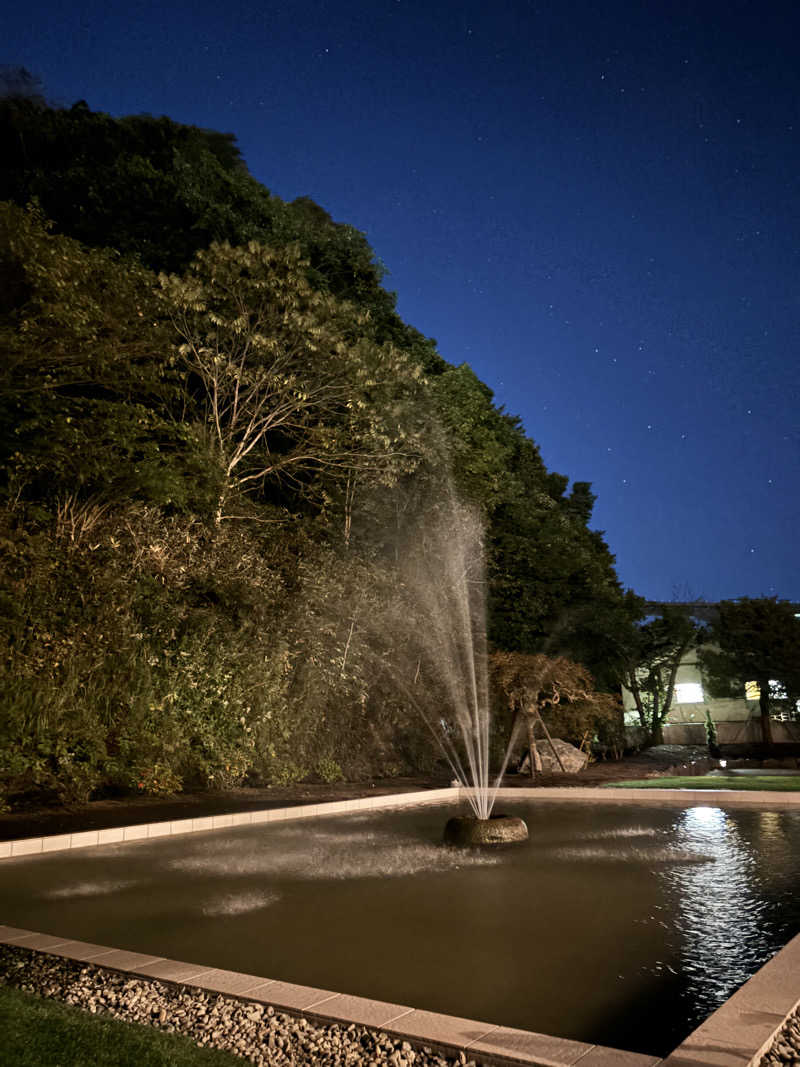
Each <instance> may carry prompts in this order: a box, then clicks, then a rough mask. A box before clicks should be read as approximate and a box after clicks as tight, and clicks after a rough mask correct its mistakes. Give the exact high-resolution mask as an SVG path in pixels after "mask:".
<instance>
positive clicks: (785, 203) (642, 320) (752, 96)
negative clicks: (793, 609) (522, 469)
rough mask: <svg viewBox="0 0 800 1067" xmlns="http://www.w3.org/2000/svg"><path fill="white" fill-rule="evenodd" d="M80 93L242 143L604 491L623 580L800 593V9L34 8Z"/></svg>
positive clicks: (566, 463)
mask: <svg viewBox="0 0 800 1067" xmlns="http://www.w3.org/2000/svg"><path fill="white" fill-rule="evenodd" d="M3 37H4V39H5V55H4V56H3V57H2V59H3V60H4V61H5V62H6V63H8V64H12V65H24V66H26V67H27V68H28V69H29V70H31V71H32V72H33V73H35V74H37V75H39V76H40V77H41V78H42V80H43V82H44V84H45V88H46V91H47V93H48V96H49V97H50V98H51V99H53V100H55V101H56V102H57V103H61V104H66V105H69V104H72V103H73V102H74V101H75V100H77V99H80V98H83V99H85V100H86V101H87V102H88V104H89V105H90V107H92V108H93V109H96V110H103V111H107V112H110V113H111V114H113V115H122V114H131V113H141V112H148V113H151V114H155V115H160V114H167V115H169V116H170V117H171V118H174V119H176V120H178V121H181V122H187V123H194V124H196V125H198V126H204V127H209V128H213V129H219V130H224V131H231V132H233V133H235V134H236V135H237V137H238V139H239V143H240V146H241V148H242V151H243V153H244V156H245V159H246V161H247V163H248V166H249V168H250V170H251V172H252V173H253V175H254V176H255V177H256V178H258V179H259V180H260V181H262V182H263V183H264V184H265V185H266V186H267V187H268V188H269V189H271V190H272V191H273V192H275V193H277V194H279V195H280V196H282V197H284V198H285V199H288V200H291V199H294V198H295V197H297V196H301V195H308V196H311V197H313V199H314V200H316V201H317V202H318V203H320V204H321V205H322V206H323V207H325V208H326V209H327V210H328V211H329V212H330V213H331V214H332V215H333V217H334V218H335V219H337V221H342V222H349V223H351V224H353V225H354V226H356V227H357V228H358V229H360V230H363V231H364V232H365V233H366V235H367V237H368V239H369V241H370V243H371V245H372V247H373V248H374V249H375V251H376V254H377V255H378V256H379V257H380V259H381V260H382V261H383V262H384V263H385V265H386V267H387V268H388V270H389V277H388V279H387V285H388V286H389V287H390V288H392V289H394V290H396V291H397V294H398V307H399V310H400V313H401V314H402V315H403V317H404V318H405V319H406V320H407V321H408V322H410V323H412V324H413V325H414V326H416V327H417V328H418V329H420V330H421V331H422V332H423V333H425V334H428V335H429V336H432V337H434V338H436V340H437V341H438V344H439V350H440V352H441V354H442V355H443V356H444V358H445V359H447V360H449V361H451V362H453V363H461V362H464V361H466V362H468V363H469V364H470V365H471V366H472V367H473V368H474V370H475V371H476V373H477V374H478V376H479V377H480V378H482V379H483V380H484V381H485V382H486V383H487V384H488V385H490V386H491V388H492V389H493V390H494V392H495V396H496V399H497V401H498V402H499V403H501V404H503V405H504V406H505V408H506V409H507V410H508V411H509V412H511V413H513V414H519V415H520V416H521V417H522V419H523V422H524V425H525V428H526V431H527V432H528V434H529V435H530V436H531V437H532V438H533V439H534V440H535V441H536V442H537V444H538V445H539V446H540V448H541V450H542V455H543V457H544V460H545V462H546V463H547V465H548V466H549V467H550V468H551V469H553V470H557V471H559V472H561V473H564V474H567V475H569V476H570V478H573V479H577V480H584V481H591V482H592V483H593V486H594V489H595V491H596V492H597V494H598V501H597V505H596V509H595V520H594V525H595V526H596V527H597V528H600V529H603V530H605V531H606V536H607V539H608V542H609V544H610V547H611V549H612V551H613V552H614V553H615V555H616V557H617V568H618V573H619V575H620V578H621V580H622V581H623V583H624V584H625V585H628V586H632V587H633V588H634V589H635V590H636V591H637V592H639V593H641V594H643V595H645V596H648V597H651V598H656V599H658V598H661V599H672V598H673V596H675V595H677V596H679V597H680V598H682V599H685V598H686V597H705V598H707V599H709V600H715V599H719V598H723V597H735V596H745V595H746V596H760V595H777V596H779V597H786V598H791V599H795V600H800V574H799V573H798V569H797V566H796V556H797V543H798V529H799V528H800V494H799V492H798V490H799V489H800V484H799V483H800V478H798V474H799V473H800V463H799V462H798V460H799V458H800V434H798V415H797V412H798V403H799V402H800V373H799V372H798V359H797V355H798V341H800V196H799V195H798V194H800V139H799V138H800V60H799V59H798V52H797V40H798V38H799V37H800V15H799V14H798V11H797V8H796V5H795V4H794V3H790V2H786V3H770V2H769V0H765V2H761V3H750V2H744V3H742V2H736V0H729V2H727V3H717V2H713V0H712V2H705V0H703V2H700V3H698V2H696V0H695V2H693V3H683V2H681V0H673V2H655V3H631V2H628V3H623V2H620V0H610V2H607V3H604V4H598V3H596V2H590V0H579V2H573V3H570V2H569V0H564V2H557V0H547V2H542V3H526V2H518V0H509V2H502V0H498V2H497V3H495V4H493V5H492V4H489V3H486V2H485V0H482V2H480V3H475V2H472V0H466V2H462V3H459V4H455V3H451V2H448V0H442V2H436V0H429V2H428V3H425V2H408V0H369V2H367V0H351V2H349V3H348V2H329V3H325V2H322V0H317V2H313V0H291V2H288V0H287V2H285V3H271V2H269V0H262V2H261V3H254V2H252V0H229V2H227V3H224V4H223V3H218V4H213V5H212V4H210V3H206V2H204V0H197V2H195V3H192V4H188V3H173V4H164V3H163V0H159V2H158V3H154V2H151V0H144V2H138V3H137V2H135V0H133V2H129V3H126V4H125V5H122V4H119V5H114V4H109V3H102V4H101V3H97V2H96V0H89V2H87V3H82V4H81V3H78V4H74V5H63V4H61V3H49V2H48V3H38V4H33V5H31V7H30V8H26V7H25V6H24V5H18V6H17V7H16V9H15V10H14V11H12V12H11V13H10V14H7V15H6V17H5V19H4V27H3Z"/></svg>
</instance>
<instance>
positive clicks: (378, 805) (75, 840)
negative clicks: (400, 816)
mask: <svg viewBox="0 0 800 1067" xmlns="http://www.w3.org/2000/svg"><path fill="white" fill-rule="evenodd" d="M461 793H462V790H461V789H460V788H455V787H448V788H446V789H426V790H423V791H422V792H414V793H387V794H381V795H379V796H375V797H357V798H355V799H353V800H332V801H329V802H327V803H324V804H297V805H295V806H293V807H289V808H263V809H259V810H258V811H240V812H233V813H231V814H228V815H207V816H204V817H202V818H193V819H173V820H170V821H165V822H151V823H139V824H136V825H132V826H116V827H108V828H106V829H104V830H82V831H80V832H79V833H73V834H52V835H49V836H47V837H22V838H18V839H16V840H12V841H0V859H15V858H16V857H18V856H32V855H38V854H43V853H50V852H62V851H66V850H67V849H75V848H94V847H96V846H98V845H110V844H125V843H127V842H129V841H145V840H152V839H153V838H156V837H175V836H177V835H179V834H191V833H199V832H207V831H209V830H230V829H234V828H236V827H239V826H252V825H255V824H261V823H270V822H289V821H292V820H296V819H309V818H315V817H316V816H318V815H345V814H352V813H353V812H357V811H377V810H380V809H385V808H399V807H405V806H407V805H416V804H440V803H442V802H444V801H448V800H452V801H458V800H459V799H460V797H461Z"/></svg>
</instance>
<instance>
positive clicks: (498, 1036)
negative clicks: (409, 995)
mask: <svg viewBox="0 0 800 1067" xmlns="http://www.w3.org/2000/svg"><path fill="white" fill-rule="evenodd" d="M0 945H7V946H9V947H21V948H27V949H29V950H31V951H34V952H42V953H45V954H50V955H55V956H59V957H60V958H62V959H68V960H71V961H73V962H75V963H83V964H92V965H93V966H96V967H101V968H103V969H106V970H113V971H118V972H121V973H123V974H128V975H133V976H135V977H137V978H141V979H143V980H145V981H151V982H152V981H159V982H165V983H166V984H168V985H173V986H183V987H188V988H191V989H196V990H198V991H201V992H204V993H210V994H221V995H223V996H227V997H231V998H233V999H237V1000H247V1001H253V1002H255V1003H259V1004H265V1005H269V1006H271V1007H273V1008H274V1009H275V1010H276V1011H281V1012H286V1013H287V1014H289V1015H297V1016H303V1017H307V1018H309V1019H311V1020H315V1021H318V1022H320V1023H323V1024H324V1023H335V1024H338V1025H344V1026H349V1025H350V1024H351V1023H355V1024H356V1025H359V1026H366V1027H368V1028H370V1029H372V1030H380V1031H383V1032H385V1033H387V1034H390V1035H391V1036H393V1037H395V1038H399V1039H401V1040H404V1041H408V1042H409V1043H410V1044H412V1045H414V1046H417V1047H419V1046H428V1047H432V1048H435V1049H437V1050H440V1051H443V1052H445V1053H447V1054H449V1055H456V1056H457V1055H458V1054H459V1052H464V1053H467V1054H470V1053H471V1054H477V1055H479V1056H480V1062H481V1063H483V1064H487V1065H489V1064H492V1065H495V1064H496V1065H498V1067H501V1065H506V1064H508V1065H512V1064H514V1065H517V1064H519V1065H523V1067H542V1065H547V1067H577V1065H580V1067H595V1065H596V1067H602V1065H607V1067H608V1065H611V1064H614V1065H619V1067H657V1065H658V1064H660V1063H661V1062H662V1061H661V1060H659V1059H658V1058H657V1057H655V1056H648V1055H643V1054H641V1053H635V1052H626V1051H624V1050H622V1049H612V1048H607V1047H606V1046H603V1045H590V1044H586V1043H584V1042H580V1041H570V1040H567V1039H565V1038H556V1037H550V1036H548V1035H546V1034H537V1033H534V1032H533V1031H527V1030H515V1029H512V1028H510V1027H505V1026H498V1025H497V1024H494V1023H486V1022H479V1021H477V1020H473V1019H461V1018H457V1017H455V1016H451V1015H443V1014H441V1013H439V1012H432V1011H424V1010H420V1009H416V1008H411V1007H408V1006H407V1005H402V1004H390V1003H387V1002H385V1001H375V1000H370V999H369V998H367V997H357V996H352V995H349V994H342V993H335V992H332V991H331V990H323V989H314V988H311V987H309V986H302V985H296V984H294V983H290V982H282V981H277V980H275V979H270V978H263V977H259V976H257V975H247V974H240V973H239V972H236V971H226V970H221V969H219V968H215V967H210V966H203V965H201V964H189V963H183V962H181V961H178V960H168V959H166V958H164V957H159V956H147V955H144V954H142V953H137V952H129V951H127V950H125V949H114V948H110V947H108V946H103V945H91V944H87V943H85V942H82V941H77V940H74V939H71V938H67V937H59V936H57V935H55V934H41V933H37V932H35V931H32V930H23V929H20V928H18V927H11V926H0ZM367 1020H368V1021H367Z"/></svg>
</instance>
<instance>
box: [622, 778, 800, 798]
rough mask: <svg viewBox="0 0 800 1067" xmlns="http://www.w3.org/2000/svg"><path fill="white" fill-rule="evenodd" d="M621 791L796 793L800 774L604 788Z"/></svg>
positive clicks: (630, 783)
mask: <svg viewBox="0 0 800 1067" xmlns="http://www.w3.org/2000/svg"><path fill="white" fill-rule="evenodd" d="M617 786H619V787H620V788H621V789H736V790H744V791H746V790H751V789H761V790H764V791H768V792H770V793H796V792H797V791H798V790H800V774H796V775H795V774H791V775H790V774H787V775H777V774H765V775H753V776H752V777H751V776H749V775H748V776H747V777H745V776H744V775H741V776H739V775H725V776H722V775H720V776H719V777H718V778H717V777H715V778H701V777H699V776H694V775H691V774H689V775H683V776H680V775H679V776H677V777H674V778H672V777H665V778H639V779H637V780H634V781H628V782H608V783H606V785H604V786H603V787H602V788H604V789H607V788H615V787H617Z"/></svg>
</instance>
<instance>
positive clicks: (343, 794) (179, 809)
mask: <svg viewBox="0 0 800 1067" xmlns="http://www.w3.org/2000/svg"><path fill="white" fill-rule="evenodd" d="M705 755H707V753H706V752H705V749H699V750H689V749H686V748H680V749H679V748H677V747H675V746H671V745H662V746H659V748H655V749H648V750H646V751H644V752H640V753H637V754H636V755H634V756H629V757H627V758H625V759H621V760H598V761H596V762H594V763H590V764H589V766H588V767H586V768H585V769H584V770H583V771H581V772H580V773H579V774H551V775H542V776H539V777H537V779H536V781H535V782H531V779H530V778H529V777H528V776H527V775H518V774H509V775H506V777H505V778H504V780H503V785H504V786H511V787H515V786H518V787H528V788H530V786H531V785H535V786H563V787H564V788H569V787H570V786H600V785H604V784H606V783H610V782H619V781H623V780H624V779H627V778H644V777H647V776H649V775H653V774H659V773H663V772H664V771H666V770H668V769H670V768H673V767H677V766H680V765H685V764H687V763H688V764H690V765H691V763H693V762H696V761H697V760H698V759H702V758H703V757H704V756H705ZM449 784H450V782H449V779H447V778H438V779H437V778H391V779H376V780H375V781H368V782H337V783H333V784H326V783H324V782H319V783H316V782H305V783H301V784H298V785H293V786H268V787H262V788H240V789H229V790H225V791H220V792H213V793H211V792H209V793H180V794H178V795H176V796H172V797H166V798H162V797H140V796H130V797H123V798H115V799H105V800H92V801H89V802H88V803H86V804H73V805H69V806H64V805H61V806H44V805H34V804H31V805H28V806H26V807H24V808H22V809H21V810H18V811H13V812H11V813H10V814H5V815H3V814H0V841H10V840H17V839H19V838H22V837H40V836H46V835H48V834H65V833H77V832H79V831H81V830H99V829H104V828H106V827H109V826H132V825H135V824H136V823H144V822H163V821H167V820H171V819H191V818H200V817H202V816H204V815H223V814H228V813H230V812H239V811H257V810H260V809H264V808H283V807H290V806H292V805H295V804H321V803H325V802H327V801H331V800H350V799H353V798H355V797H366V796H378V795H386V794H391V793H410V792H414V791H418V790H423V789H441V788H443V787H445V786H447V785H449Z"/></svg>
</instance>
